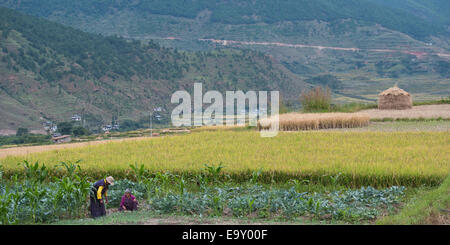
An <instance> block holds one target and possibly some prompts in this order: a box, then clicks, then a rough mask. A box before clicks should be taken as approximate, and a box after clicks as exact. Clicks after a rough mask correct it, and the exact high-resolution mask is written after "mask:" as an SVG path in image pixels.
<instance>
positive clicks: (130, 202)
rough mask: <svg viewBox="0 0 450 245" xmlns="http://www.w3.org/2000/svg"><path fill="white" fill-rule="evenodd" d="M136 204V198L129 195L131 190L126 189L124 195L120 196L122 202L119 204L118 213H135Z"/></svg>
mask: <svg viewBox="0 0 450 245" xmlns="http://www.w3.org/2000/svg"><path fill="white" fill-rule="evenodd" d="M137 206H138V202H137V200H136V197H135V196H133V195H131V190H130V189H126V190H125V195H123V196H122V201H121V202H120V207H119V211H125V210H130V211H136V210H137V209H138V207H137Z"/></svg>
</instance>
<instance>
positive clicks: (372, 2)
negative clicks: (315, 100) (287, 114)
mask: <svg viewBox="0 0 450 245" xmlns="http://www.w3.org/2000/svg"><path fill="white" fill-rule="evenodd" d="M0 5H3V6H7V7H10V8H14V9H17V10H19V11H22V12H26V13H29V14H32V15H36V16H40V17H44V18H47V19H50V20H53V21H56V22H59V23H63V24H65V25H68V26H72V27H74V28H77V29H81V30H84V31H87V32H91V33H101V34H105V35H119V36H123V37H126V38H132V39H139V40H152V41H153V42H156V43H158V44H160V45H161V46H164V47H172V48H178V49H180V50H190V51H210V50H215V49H217V48H224V47H232V48H244V49H252V50H256V51H259V52H263V53H266V54H269V55H270V56H272V57H273V59H274V60H275V61H276V62H278V63H281V64H283V65H284V66H285V67H286V68H288V69H289V71H291V72H292V73H294V74H296V75H297V76H298V77H300V78H301V79H304V80H308V81H318V80H321V79H322V78H323V77H330V78H332V80H337V81H338V82H339V86H338V87H336V88H333V89H334V92H335V93H336V94H339V95H341V96H337V97H336V100H337V101H341V102H348V101H362V102H368V101H373V100H375V99H376V97H377V94H378V93H379V92H380V91H383V90H384V89H386V88H388V87H391V86H392V85H394V84H396V83H397V84H399V86H401V87H403V88H404V89H406V90H408V91H409V92H411V93H412V94H413V95H414V98H415V99H418V100H428V99H439V98H441V97H447V96H448V95H449V94H450V86H449V85H450V77H449V76H450V74H449V72H448V71H449V70H450V38H449V37H450V17H449V16H450V14H449V9H450V7H449V2H448V1H446V0H429V1H428V0H392V1H387V0H315V1H310V0H289V1H286V0H252V1H249V0H247V1H238V0H231V1H230V0H228V1H225V0H197V1H186V0H173V1H162V0H133V1H131V0H129V1H87V0H80V1H68V0H42V1H31V0H22V1H12V0H0ZM205 39H208V40H214V41H219V42H212V41H205ZM220 40H228V41H227V42H223V41H222V42H220ZM242 43H257V44H249V45H248V44H242ZM261 43H262V44H264V45H262V44H261ZM267 43H276V44H277V45H273V44H267ZM224 44H226V45H224ZM278 44H279V45H278ZM295 45H297V47H293V46H295ZM325 83H326V81H325ZM349 97H351V98H349Z"/></svg>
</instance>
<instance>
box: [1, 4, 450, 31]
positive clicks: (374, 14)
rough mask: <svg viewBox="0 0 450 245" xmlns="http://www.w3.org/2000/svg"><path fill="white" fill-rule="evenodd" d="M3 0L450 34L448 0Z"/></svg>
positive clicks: (64, 14) (56, 13)
mask: <svg viewBox="0 0 450 245" xmlns="http://www.w3.org/2000/svg"><path fill="white" fill-rule="evenodd" d="M0 4H1V5H3V6H6V7H9V8H14V9H17V10H20V11H24V12H26V13H29V14H33V15H37V16H42V17H46V18H50V19H58V20H59V21H62V22H67V23H73V24H76V23H81V22H85V21H89V22H98V21H100V20H101V19H104V18H106V17H107V16H110V15H112V14H113V15H116V16H118V17H120V18H124V16H128V17H127V18H128V19H134V17H137V16H139V17H144V16H146V15H149V14H157V15H168V16H174V17H183V18H188V19H206V20H207V21H208V22H211V23H223V24H254V23H269V24H270V23H276V22H284V21H310V20H318V21H325V22H332V21H337V20H341V19H349V18H350V19H354V20H357V21H360V22H365V23H371V24H375V23H376V24H380V25H382V26H384V27H386V28H389V29H392V30H395V31H399V32H402V33H406V34H408V35H410V36H413V37H415V38H425V37H428V36H433V35H434V36H436V35H447V36H448V35H449V29H448V25H449V21H448V16H449V15H448V14H449V13H448V12H449V3H448V1H447V0H394V1H387V0H314V1H311V0H244V1H243V0H196V1H189V0H187V1H186V0H170V1H167V0H125V1H110V0H95V1H92V0H77V1H72V0H40V1H33V0H21V1H13V0H0ZM124 24H125V23H124ZM99 31H100V30H99ZM140 31H143V30H142V29H140Z"/></svg>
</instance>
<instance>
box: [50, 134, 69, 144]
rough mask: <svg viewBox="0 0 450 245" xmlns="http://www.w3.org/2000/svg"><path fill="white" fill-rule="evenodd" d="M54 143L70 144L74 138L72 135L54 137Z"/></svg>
mask: <svg viewBox="0 0 450 245" xmlns="http://www.w3.org/2000/svg"><path fill="white" fill-rule="evenodd" d="M52 141H53V143H55V144H61V143H68V142H71V141H72V137H71V136H70V135H62V136H58V137H52Z"/></svg>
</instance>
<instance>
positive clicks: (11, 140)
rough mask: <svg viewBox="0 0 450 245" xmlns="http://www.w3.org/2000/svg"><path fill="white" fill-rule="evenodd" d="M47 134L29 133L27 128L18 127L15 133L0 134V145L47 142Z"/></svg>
mask: <svg viewBox="0 0 450 245" xmlns="http://www.w3.org/2000/svg"><path fill="white" fill-rule="evenodd" d="M48 143H50V136H49V135H42V134H30V133H29V131H28V129H27V128H19V129H17V131H16V135H10V136H0V146H1V145H20V144H48Z"/></svg>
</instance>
